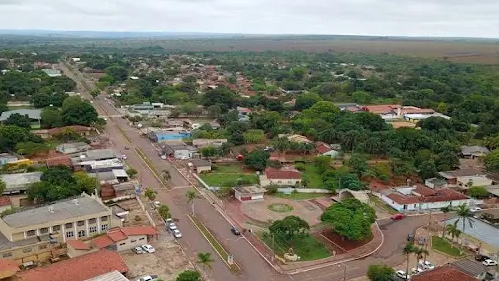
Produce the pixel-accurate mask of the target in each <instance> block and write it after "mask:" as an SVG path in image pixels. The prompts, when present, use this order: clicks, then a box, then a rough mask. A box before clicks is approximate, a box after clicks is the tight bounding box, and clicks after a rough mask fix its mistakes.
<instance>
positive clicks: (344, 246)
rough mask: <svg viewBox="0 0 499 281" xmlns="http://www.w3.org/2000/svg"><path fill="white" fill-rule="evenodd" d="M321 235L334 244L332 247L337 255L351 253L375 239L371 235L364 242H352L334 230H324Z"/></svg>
mask: <svg viewBox="0 0 499 281" xmlns="http://www.w3.org/2000/svg"><path fill="white" fill-rule="evenodd" d="M321 234H322V235H323V236H324V237H326V238H327V239H328V240H329V241H331V242H332V246H333V248H334V249H335V251H336V253H345V252H348V251H351V250H353V249H356V248H358V247H360V246H363V245H365V244H367V243H369V242H371V240H372V239H373V236H372V235H371V236H369V237H368V238H365V239H362V240H357V241H352V240H348V239H345V238H344V237H342V236H341V235H339V234H338V233H336V232H335V231H334V230H332V229H327V230H324V231H322V232H321Z"/></svg>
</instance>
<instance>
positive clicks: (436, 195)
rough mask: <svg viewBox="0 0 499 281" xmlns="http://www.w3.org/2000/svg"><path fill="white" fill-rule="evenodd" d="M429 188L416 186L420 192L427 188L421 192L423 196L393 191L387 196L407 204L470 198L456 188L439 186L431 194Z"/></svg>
mask: <svg viewBox="0 0 499 281" xmlns="http://www.w3.org/2000/svg"><path fill="white" fill-rule="evenodd" d="M426 189H429V188H428V187H424V188H422V187H416V189H415V190H414V191H415V192H417V193H419V192H418V190H419V191H422V190H425V191H424V193H425V194H426V195H425V194H422V193H419V194H421V195H423V196H422V197H421V196H416V195H412V194H411V195H403V194H401V193H397V192H393V193H391V194H388V195H387V196H386V197H388V198H390V199H392V200H393V201H394V202H396V203H398V204H400V205H407V204H416V203H420V202H422V203H435V202H446V201H454V200H466V199H468V196H466V195H464V194H462V193H459V192H457V191H455V190H452V189H450V188H439V189H436V190H434V191H433V193H431V194H430V191H428V190H426Z"/></svg>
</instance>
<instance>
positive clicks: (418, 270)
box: [411, 267, 424, 274]
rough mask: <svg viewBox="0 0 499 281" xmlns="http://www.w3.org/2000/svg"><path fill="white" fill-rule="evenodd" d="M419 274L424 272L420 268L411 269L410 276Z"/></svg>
mask: <svg viewBox="0 0 499 281" xmlns="http://www.w3.org/2000/svg"><path fill="white" fill-rule="evenodd" d="M421 272H424V270H423V269H422V268H420V267H417V268H416V267H413V268H412V269H411V274H419V273H421Z"/></svg>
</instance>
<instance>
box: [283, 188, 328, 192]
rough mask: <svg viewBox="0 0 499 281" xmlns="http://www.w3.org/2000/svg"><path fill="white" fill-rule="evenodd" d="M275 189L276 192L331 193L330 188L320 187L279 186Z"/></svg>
mask: <svg viewBox="0 0 499 281" xmlns="http://www.w3.org/2000/svg"><path fill="white" fill-rule="evenodd" d="M277 191H278V192H283V193H291V192H298V193H333V192H332V191H331V190H328V189H320V188H292V187H280V188H277Z"/></svg>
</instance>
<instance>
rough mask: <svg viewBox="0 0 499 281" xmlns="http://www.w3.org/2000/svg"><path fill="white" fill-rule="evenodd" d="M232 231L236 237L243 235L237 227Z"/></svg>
mask: <svg viewBox="0 0 499 281" xmlns="http://www.w3.org/2000/svg"><path fill="white" fill-rule="evenodd" d="M230 231H232V233H234V235H241V232H240V231H239V230H238V229H237V228H235V227H232V228H231V229H230Z"/></svg>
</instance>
